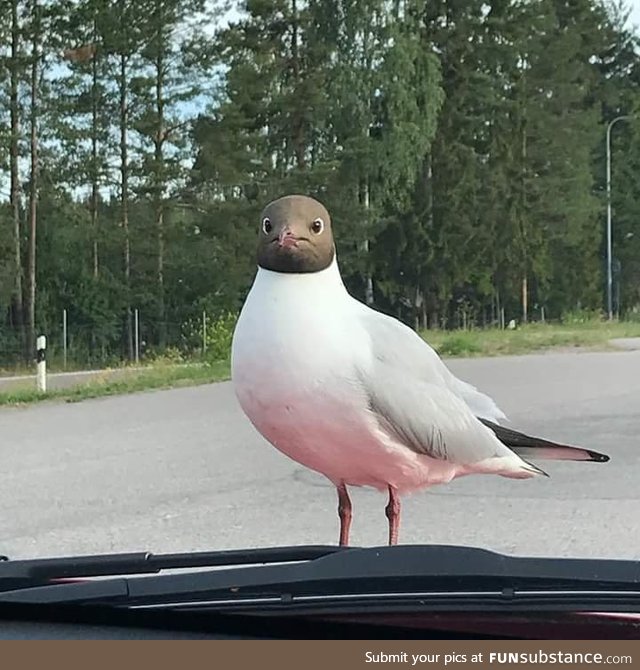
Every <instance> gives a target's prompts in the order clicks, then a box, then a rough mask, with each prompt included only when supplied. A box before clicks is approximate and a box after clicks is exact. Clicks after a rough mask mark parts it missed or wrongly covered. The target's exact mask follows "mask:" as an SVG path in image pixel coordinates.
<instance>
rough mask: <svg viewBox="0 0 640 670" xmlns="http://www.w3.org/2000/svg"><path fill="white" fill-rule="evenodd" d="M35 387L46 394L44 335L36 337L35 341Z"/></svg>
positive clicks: (45, 343) (45, 342)
mask: <svg viewBox="0 0 640 670" xmlns="http://www.w3.org/2000/svg"><path fill="white" fill-rule="evenodd" d="M36 349H37V351H36V363H37V372H36V385H37V388H38V391H40V392H41V393H46V391H47V338H46V337H45V336H44V335H38V339H37V340H36Z"/></svg>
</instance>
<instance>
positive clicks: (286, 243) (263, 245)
mask: <svg viewBox="0 0 640 670" xmlns="http://www.w3.org/2000/svg"><path fill="white" fill-rule="evenodd" d="M335 253H336V250H335V244H334V241H333V234H332V232H331V217H330V216H329V212H328V211H327V210H326V208H325V207H324V205H322V204H321V203H319V202H318V201H317V200H314V199H313V198H309V197H307V196H305V195H287V196H284V197H283V198H278V199H277V200H274V201H273V202H270V203H269V204H268V205H267V206H266V207H265V208H264V209H263V210H262V213H261V215H260V231H259V241H258V265H259V266H260V267H261V268H264V269H265V270H272V271H274V272H284V273H298V274H301V273H309V272H320V271H321V270H324V269H326V268H328V267H329V266H330V265H331V263H332V262H333V259H334V258H335Z"/></svg>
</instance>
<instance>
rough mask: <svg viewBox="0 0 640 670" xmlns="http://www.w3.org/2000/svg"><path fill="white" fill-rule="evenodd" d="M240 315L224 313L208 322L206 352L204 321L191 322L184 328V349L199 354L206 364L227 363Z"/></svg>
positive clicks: (195, 320)
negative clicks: (204, 349)
mask: <svg viewBox="0 0 640 670" xmlns="http://www.w3.org/2000/svg"><path fill="white" fill-rule="evenodd" d="M237 321H238V315H237V314H234V313H233V312H223V313H222V314H220V315H219V316H218V317H217V318H216V319H215V320H213V319H211V320H208V321H207V329H206V338H205V342H206V351H204V352H203V350H202V349H203V346H202V345H203V337H202V336H203V333H202V325H203V324H202V319H194V320H192V321H189V322H188V323H187V324H185V326H184V327H183V329H182V331H183V341H184V348H185V350H187V351H188V352H190V353H192V354H194V353H196V352H197V353H199V354H201V355H202V358H203V359H204V361H205V362H214V361H226V360H228V359H229V357H230V356H231V341H232V340H233V331H234V329H235V327H236V322H237Z"/></svg>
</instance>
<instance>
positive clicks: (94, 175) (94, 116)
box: [91, 19, 100, 279]
mask: <svg viewBox="0 0 640 670" xmlns="http://www.w3.org/2000/svg"><path fill="white" fill-rule="evenodd" d="M96 41H97V36H96V21H95V19H94V21H93V42H94V44H95V43H96ZM98 179H99V176H98V55H97V53H96V54H94V55H93V58H92V60H91V230H92V231H93V276H94V278H95V279H97V278H98V274H99V271H100V258H99V249H98Z"/></svg>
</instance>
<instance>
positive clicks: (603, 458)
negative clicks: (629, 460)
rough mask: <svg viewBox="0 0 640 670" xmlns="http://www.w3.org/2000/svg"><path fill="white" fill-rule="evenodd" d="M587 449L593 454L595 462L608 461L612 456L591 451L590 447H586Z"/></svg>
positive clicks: (592, 457) (590, 454)
mask: <svg viewBox="0 0 640 670" xmlns="http://www.w3.org/2000/svg"><path fill="white" fill-rule="evenodd" d="M585 451H586V452H587V453H588V454H589V456H591V460H592V461H593V462H594V463H608V462H609V461H610V460H611V458H610V457H609V456H607V455H606V454H601V453H600V452H598V451H591V450H590V449H585Z"/></svg>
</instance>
